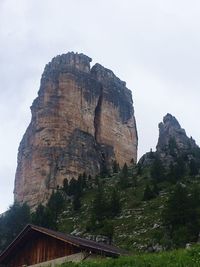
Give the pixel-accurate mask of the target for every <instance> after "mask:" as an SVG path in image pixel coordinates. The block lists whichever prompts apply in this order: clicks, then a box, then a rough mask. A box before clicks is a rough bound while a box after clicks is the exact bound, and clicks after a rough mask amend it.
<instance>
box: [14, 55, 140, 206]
mask: <svg viewBox="0 0 200 267" xmlns="http://www.w3.org/2000/svg"><path fill="white" fill-rule="evenodd" d="M90 62H91V58H89V57H87V56H85V55H83V54H77V53H76V54H75V53H73V52H72V53H67V54H64V55H61V56H57V57H55V58H53V60H52V61H51V62H50V63H49V64H48V65H46V67H45V70H44V73H43V75H42V78H41V85H40V89H39V92H38V97H37V98H36V99H35V100H34V102H33V104H32V106H31V112H32V119H31V123H30V125H29V126H28V128H27V131H26V133H25V135H24V137H23V139H22V141H21V143H20V147H19V152H18V166H17V171H16V177H15V189H14V195H15V200H16V201H18V202H20V203H22V202H27V203H28V204H29V205H30V206H31V207H35V206H36V205H38V204H39V203H41V202H45V201H46V200H47V199H48V197H49V194H50V193H51V191H52V189H54V188H56V187H57V186H61V185H62V183H63V180H64V179H65V178H67V179H69V180H70V179H71V178H72V177H74V178H77V177H78V175H79V174H80V173H83V172H86V173H87V174H90V175H93V176H94V175H96V174H98V173H100V172H101V171H102V170H105V169H111V166H112V163H113V161H114V160H116V161H117V162H118V163H119V164H120V165H121V166H122V165H123V164H124V163H125V162H126V163H127V164H129V163H130V161H131V159H134V160H135V161H136V159H137V130H136V123H135V117H134V110H133V102H132V95H131V91H130V90H129V89H127V88H126V84H125V82H122V81H121V80H120V79H119V78H117V77H116V76H115V75H114V73H113V72H112V71H110V70H108V69H106V68H104V67H103V66H101V65H100V64H96V65H94V66H93V67H92V68H91V69H90Z"/></svg>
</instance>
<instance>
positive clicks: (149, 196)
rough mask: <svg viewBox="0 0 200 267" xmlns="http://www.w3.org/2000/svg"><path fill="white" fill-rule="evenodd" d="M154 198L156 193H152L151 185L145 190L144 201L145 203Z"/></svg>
mask: <svg viewBox="0 0 200 267" xmlns="http://www.w3.org/2000/svg"><path fill="white" fill-rule="evenodd" d="M154 197H155V194H154V192H153V191H152V189H151V187H150V186H149V185H147V186H146V187H145V190H144V194H143V200H144V201H148V200H151V199H152V198H154Z"/></svg>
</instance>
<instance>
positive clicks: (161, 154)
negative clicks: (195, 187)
mask: <svg viewBox="0 0 200 267" xmlns="http://www.w3.org/2000/svg"><path fill="white" fill-rule="evenodd" d="M196 154H200V149H199V147H198V146H197V145H196V143H195V141H194V140H193V139H192V137H190V138H189V137H188V136H187V135H186V132H185V130H184V129H183V128H181V126H180V124H179V122H178V121H177V119H176V118H175V117H174V116H172V115H171V114H167V115H166V116H165V117H164V118H163V122H161V123H159V138H158V143H157V146H156V151H155V152H149V153H146V154H145V155H144V156H143V157H142V158H141V159H140V161H139V162H140V163H141V164H142V165H143V166H149V165H151V164H152V162H153V161H154V159H155V158H156V157H157V158H159V159H160V160H161V161H162V163H163V165H164V166H165V167H168V166H169V165H170V164H171V163H172V164H173V163H174V161H176V160H177V158H179V157H182V158H184V160H185V161H186V162H189V161H190V160H191V159H192V158H195V156H196Z"/></svg>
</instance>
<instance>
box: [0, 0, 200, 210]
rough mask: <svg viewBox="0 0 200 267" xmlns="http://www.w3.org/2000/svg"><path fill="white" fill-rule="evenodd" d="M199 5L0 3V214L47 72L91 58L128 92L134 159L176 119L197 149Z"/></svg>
mask: <svg viewBox="0 0 200 267" xmlns="http://www.w3.org/2000/svg"><path fill="white" fill-rule="evenodd" d="M199 14H200V2H199V0H196V1H195V0H190V1H189V0H187V1H185V0H167V1H166V0H0V129H1V130H0V212H3V211H5V210H6V209H7V208H8V206H9V205H10V204H12V202H13V188H14V176H15V170H16V163H17V150H18V146H19V142H20V140H21V139H22V136H23V134H24V132H25V130H26V128H27V126H28V124H29V122H30V118H31V117H30V108H29V107H30V106H31V104H32V101H33V99H34V98H35V97H36V96H37V91H38V89H39V83H40V77H41V74H42V72H43V69H44V66H45V64H46V63H48V62H49V61H50V60H51V58H52V57H54V56H56V55H58V54H62V53H66V52H68V51H74V52H81V53H84V54H86V55H88V56H90V57H92V59H93V62H92V64H95V63H96V62H98V63H100V64H102V65H103V66H105V67H107V68H109V69H111V70H113V71H114V73H115V74H116V75H117V76H118V77H119V78H121V79H122V80H124V81H126V83H127V87H128V88H129V89H131V90H132V92H133V100H134V108H135V114H136V120H137V127H138V134H139V157H140V156H141V155H142V154H144V153H145V152H147V151H149V150H150V148H153V149H155V146H156V143H157V138H158V123H159V122H160V121H161V120H162V118H163V116H164V115H165V114H166V113H171V114H173V115H174V116H175V117H176V118H177V119H178V120H179V122H180V124H181V125H182V127H183V128H185V130H186V132H187V134H188V135H189V136H192V137H193V138H194V139H195V140H196V142H197V143H198V144H200V127H199V116H200V106H199V101H200V90H199V89H200V88H199V87H200V82H199V77H200V73H199V72H200V16H199Z"/></svg>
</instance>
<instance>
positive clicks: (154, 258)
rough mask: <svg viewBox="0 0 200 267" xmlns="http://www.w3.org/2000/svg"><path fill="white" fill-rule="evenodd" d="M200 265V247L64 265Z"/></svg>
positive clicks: (131, 266) (150, 266) (89, 266)
mask: <svg viewBox="0 0 200 267" xmlns="http://www.w3.org/2000/svg"><path fill="white" fill-rule="evenodd" d="M80 266H81V267H114V266H115V267H198V266H200V247H199V246H196V247H194V248H191V249H188V250H174V251H171V252H162V253H154V254H151V253H149V254H142V255H135V256H129V257H121V258H119V259H105V260H96V261H94V260H93V261H85V262H81V263H79V264H74V263H66V264H63V265H62V267H80Z"/></svg>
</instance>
